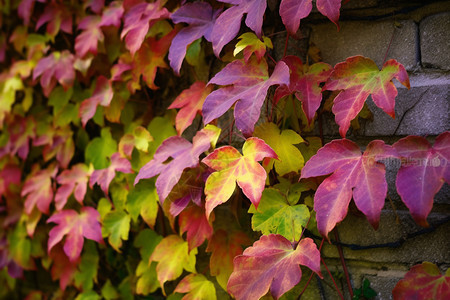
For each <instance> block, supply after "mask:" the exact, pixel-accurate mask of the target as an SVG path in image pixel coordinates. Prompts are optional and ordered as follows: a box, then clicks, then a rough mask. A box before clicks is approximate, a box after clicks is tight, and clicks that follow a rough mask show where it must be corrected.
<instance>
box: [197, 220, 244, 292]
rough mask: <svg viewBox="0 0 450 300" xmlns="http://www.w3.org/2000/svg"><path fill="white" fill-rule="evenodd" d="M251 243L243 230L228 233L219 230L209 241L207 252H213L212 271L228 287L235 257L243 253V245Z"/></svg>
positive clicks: (210, 264)
mask: <svg viewBox="0 0 450 300" xmlns="http://www.w3.org/2000/svg"><path fill="white" fill-rule="evenodd" d="M248 245H250V239H249V238H248V236H247V235H246V234H245V233H244V232H242V231H234V232H230V233H228V232H227V231H225V230H223V229H219V230H217V231H216V232H215V233H214V234H213V236H212V237H211V239H210V240H209V242H208V247H206V252H212V253H211V258H210V261H209V268H210V273H211V275H212V276H216V279H217V282H218V283H219V284H220V286H221V287H223V288H224V289H226V287H227V282H228V278H229V277H230V275H231V273H232V272H233V259H234V258H235V257H236V256H237V255H239V254H242V251H243V249H242V247H243V246H248Z"/></svg>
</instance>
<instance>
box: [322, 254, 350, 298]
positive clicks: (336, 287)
mask: <svg viewBox="0 0 450 300" xmlns="http://www.w3.org/2000/svg"><path fill="white" fill-rule="evenodd" d="M320 261H321V262H322V263H323V266H324V267H325V269H326V270H327V273H328V275H330V277H331V280H332V281H333V284H334V288H335V289H336V291H337V292H338V294H339V297H340V298H341V299H342V300H344V296H343V295H342V293H341V291H340V290H339V288H338V286H337V284H336V281H335V280H334V278H333V275H331V272H330V270H329V269H328V267H327V264H326V263H325V260H323V258H322V256H321V257H320Z"/></svg>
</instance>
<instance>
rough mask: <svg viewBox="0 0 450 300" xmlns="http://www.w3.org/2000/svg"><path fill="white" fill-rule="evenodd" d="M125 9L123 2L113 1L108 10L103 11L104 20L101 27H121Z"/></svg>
mask: <svg viewBox="0 0 450 300" xmlns="http://www.w3.org/2000/svg"><path fill="white" fill-rule="evenodd" d="M123 12H124V8H123V6H122V2H120V1H113V2H111V3H110V4H109V6H108V7H107V8H105V10H104V11H103V14H102V20H101V21H100V26H114V27H119V26H120V23H121V20H122V15H123Z"/></svg>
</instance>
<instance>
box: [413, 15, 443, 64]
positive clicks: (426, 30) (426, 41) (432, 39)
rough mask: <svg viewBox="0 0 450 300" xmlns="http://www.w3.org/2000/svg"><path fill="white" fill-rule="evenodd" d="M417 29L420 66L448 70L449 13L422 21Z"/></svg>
mask: <svg viewBox="0 0 450 300" xmlns="http://www.w3.org/2000/svg"><path fill="white" fill-rule="evenodd" d="M419 28H420V49H421V56H422V65H423V66H425V67H433V68H439V69H443V70H450V54H449V49H450V12H446V13H441V14H437V15H433V16H430V17H427V18H425V19H423V20H422V22H420V27H419Z"/></svg>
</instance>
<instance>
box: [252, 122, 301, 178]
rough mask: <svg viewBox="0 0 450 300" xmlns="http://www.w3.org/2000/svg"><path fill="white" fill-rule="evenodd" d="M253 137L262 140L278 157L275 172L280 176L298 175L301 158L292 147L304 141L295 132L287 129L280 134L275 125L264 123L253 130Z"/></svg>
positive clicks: (298, 152)
mask: <svg viewBox="0 0 450 300" xmlns="http://www.w3.org/2000/svg"><path fill="white" fill-rule="evenodd" d="M253 135H254V136H257V137H259V138H261V139H263V140H264V141H265V142H266V143H267V144H268V145H269V146H270V147H271V148H272V149H273V150H274V151H275V153H276V154H277V155H278V158H279V161H275V170H276V171H277V173H278V174H279V175H280V176H283V175H285V174H287V173H290V172H296V173H298V171H299V170H300V169H301V168H302V167H303V165H304V163H305V161H304V159H303V156H302V154H301V152H300V150H298V149H297V147H295V146H294V145H295V144H299V143H303V142H304V140H303V139H302V137H301V136H300V135H298V134H297V133H296V132H295V131H293V130H290V129H287V130H283V131H281V132H280V129H279V128H278V126H277V125H276V124H274V123H264V124H261V125H259V126H258V127H256V128H255V132H254V133H253ZM272 161H273V160H272Z"/></svg>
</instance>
